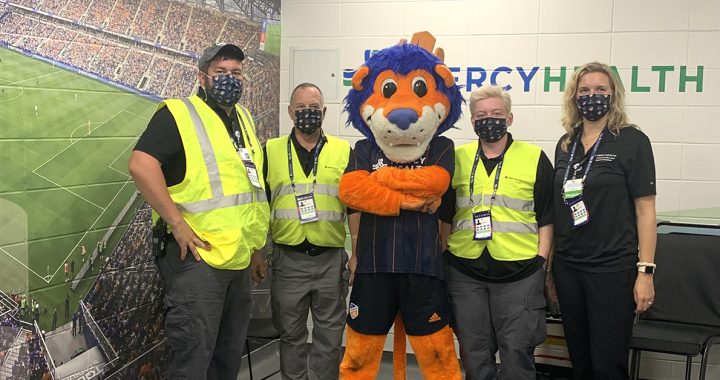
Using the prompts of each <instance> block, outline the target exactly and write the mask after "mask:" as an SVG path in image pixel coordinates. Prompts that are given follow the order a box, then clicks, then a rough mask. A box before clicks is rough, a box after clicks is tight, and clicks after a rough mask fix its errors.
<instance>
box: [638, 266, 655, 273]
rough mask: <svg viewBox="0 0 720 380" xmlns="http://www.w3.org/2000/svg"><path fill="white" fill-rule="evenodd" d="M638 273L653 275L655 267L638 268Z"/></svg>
mask: <svg viewBox="0 0 720 380" xmlns="http://www.w3.org/2000/svg"><path fill="white" fill-rule="evenodd" d="M638 272H640V273H646V274H653V273H655V267H651V266H639V267H638Z"/></svg>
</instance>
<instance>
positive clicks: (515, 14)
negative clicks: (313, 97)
mask: <svg viewBox="0 0 720 380" xmlns="http://www.w3.org/2000/svg"><path fill="white" fill-rule="evenodd" d="M282 11H283V19H282V45H283V46H282V49H283V50H282V55H281V74H280V75H281V94H280V99H281V107H280V109H281V115H280V120H281V127H280V133H281V134H284V133H288V132H289V131H290V128H291V125H290V122H289V119H288V117H287V114H286V111H285V110H286V108H287V102H288V98H289V91H290V90H291V85H290V77H291V73H290V71H289V67H291V66H290V59H289V57H290V56H289V52H290V51H291V49H297V48H301V49H303V48H322V49H327V48H330V49H333V48H334V49H337V50H338V51H339V62H340V67H338V68H337V72H336V73H335V74H337V75H336V76H335V81H336V89H337V92H338V93H339V94H341V96H342V95H344V94H346V93H347V90H348V87H346V86H344V85H343V76H342V73H343V69H356V68H357V67H359V66H360V65H361V64H362V63H363V62H364V52H365V50H366V49H382V48H384V47H387V46H390V45H393V44H395V43H397V41H398V39H399V38H401V37H405V38H409V37H410V36H411V35H412V33H413V32H415V31H421V30H428V31H430V32H431V33H433V34H434V35H435V37H436V38H437V40H438V42H437V46H441V47H443V48H444V49H445V57H446V63H447V64H448V66H450V67H458V68H460V71H459V72H457V73H456V76H457V77H458V84H461V85H465V84H466V83H467V79H466V74H467V71H468V70H467V68H469V67H470V68H483V69H485V70H486V71H487V72H488V76H489V74H491V72H492V71H493V70H495V69H496V68H497V67H501V66H506V67H510V68H511V69H512V72H511V73H510V74H506V73H500V74H498V75H497V82H498V84H500V85H507V84H509V85H511V86H512V87H513V88H512V89H511V90H510V94H511V96H512V98H513V102H514V105H513V112H514V114H515V122H514V124H513V126H512V127H511V131H512V132H513V135H514V136H515V138H517V139H521V140H526V141H533V142H535V143H537V144H538V145H540V146H542V147H543V148H544V149H545V151H546V153H548V155H549V156H550V157H551V159H552V156H553V150H554V146H555V143H556V141H557V139H558V137H560V135H561V134H562V129H561V127H560V123H559V119H560V116H561V111H560V103H561V88H560V85H559V83H558V82H557V81H555V82H550V83H549V90H548V91H546V89H545V87H546V82H547V81H546V80H545V76H546V72H545V71H546V68H547V70H548V72H547V74H549V75H551V76H558V75H560V72H561V70H562V67H565V68H566V76H567V79H569V77H570V75H571V73H572V70H573V68H574V67H575V66H578V65H581V64H583V63H586V62H588V61H591V60H599V61H601V62H606V63H610V64H611V65H615V66H617V68H618V71H619V73H620V76H621V78H622V80H623V83H624V84H625V87H626V90H627V91H628V96H627V104H628V110H629V114H630V118H631V121H632V122H634V123H636V124H638V125H639V126H640V127H641V128H642V130H643V131H645V133H647V134H648V136H649V137H650V140H651V141H652V143H653V148H654V152H655V162H656V168H657V178H658V187H657V190H658V198H657V207H658V210H659V211H660V212H665V213H668V214H673V213H674V212H675V211H677V210H685V214H686V215H690V216H701V215H702V216H703V217H705V218H708V217H709V218H711V219H715V220H718V219H720V165H718V157H720V121H718V120H720V45H719V44H718V41H720V1H718V0H614V1H610V0H593V1H587V0H474V1H473V0H443V1H411V0H406V1H380V0H374V1H373V0H364V1H359V0H358V1H353V0H351V1H340V0H327V1H322V0H285V1H283V4H282ZM634 66H636V67H637V68H636V69H635V70H633V67H634ZM654 66H669V67H670V68H671V70H672V71H667V72H666V74H665V76H666V80H665V89H664V90H662V91H661V89H660V84H661V83H660V82H661V81H660V76H661V74H660V71H661V70H664V69H662V68H658V67H655V68H653V67H654ZM683 66H686V67H687V68H686V73H687V75H690V76H695V75H696V74H697V72H698V70H699V66H702V67H703V69H702V70H703V79H702V90H701V91H698V89H697V88H696V86H697V83H696V82H691V81H687V82H686V83H685V91H684V92H683V91H680V87H681V84H682V83H681V81H680V76H681V70H684V69H682V67H683ZM517 67H521V68H522V69H523V70H524V72H526V73H527V72H530V71H531V70H532V69H533V68H534V67H538V71H537V73H536V74H535V76H534V77H533V79H532V81H530V85H529V89H528V91H524V88H523V87H524V86H523V80H522V77H521V76H520V74H519V73H518V70H517ZM475 70H477V69H475ZM471 71H472V69H471ZM633 71H635V75H636V80H635V83H634V85H633V80H632V77H633ZM475 75H476V77H477V76H478V75H479V74H477V73H476V74H475ZM301 80H302V78H294V82H295V83H298V82H299V81H301ZM473 88H474V87H473ZM643 91H644V92H643ZM468 94H469V92H468V93H466V96H467V95H468ZM341 101H342V100H341V99H329V100H328V102H327V103H328V104H327V106H328V110H329V112H328V116H327V118H326V122H325V124H324V125H325V129H326V130H327V131H328V133H330V134H334V135H339V136H342V137H345V138H347V139H348V140H351V141H355V140H357V139H358V138H359V136H360V134H359V133H358V132H357V131H355V130H354V129H352V128H346V127H345V121H346V116H345V115H344V114H341V112H340V111H341V108H342V104H341ZM457 126H458V127H459V128H460V130H452V131H449V132H448V133H446V135H447V136H449V137H451V138H453V139H455V142H456V144H461V143H465V142H467V141H470V140H474V138H475V136H474V134H473V132H472V128H471V127H470V124H469V121H468V119H467V118H463V119H462V120H460V122H459V123H458V124H457ZM693 209H706V210H705V211H702V212H693V211H688V210H693ZM707 209H710V210H707ZM646 357H647V358H651V357H653V356H652V355H647V356H646ZM654 357H655V358H656V359H654V361H648V360H646V361H645V363H644V364H643V365H644V367H643V373H646V371H651V372H647V374H648V375H649V374H652V378H654V379H665V378H667V379H671V378H672V379H675V378H682V376H681V374H682V373H683V371H684V364H683V363H680V362H674V361H666V360H665V359H666V358H667V357H665V356H654ZM646 363H650V367H645V364H646ZM713 370H714V371H715V372H714V375H712V373H709V374H708V378H715V377H718V378H720V372H718V371H717V368H714V369H713ZM697 372H698V371H697V370H696V371H695V373H696V374H697ZM714 376H715V377H714Z"/></svg>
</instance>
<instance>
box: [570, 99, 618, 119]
mask: <svg viewBox="0 0 720 380" xmlns="http://www.w3.org/2000/svg"><path fill="white" fill-rule="evenodd" d="M610 97H611V96H610V95H605V94H592V95H582V96H580V97H579V98H577V100H576V101H575V103H576V104H577V108H578V111H580V114H581V115H582V117H583V118H585V119H587V120H590V121H597V120H600V119H602V117H603V116H605V115H606V114H607V113H608V111H610Z"/></svg>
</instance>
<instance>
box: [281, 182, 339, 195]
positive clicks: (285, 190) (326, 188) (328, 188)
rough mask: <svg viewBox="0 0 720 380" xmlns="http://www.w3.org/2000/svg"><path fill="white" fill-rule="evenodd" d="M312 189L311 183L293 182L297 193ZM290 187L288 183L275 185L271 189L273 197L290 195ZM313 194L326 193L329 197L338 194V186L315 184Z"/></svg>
mask: <svg viewBox="0 0 720 380" xmlns="http://www.w3.org/2000/svg"><path fill="white" fill-rule="evenodd" d="M311 189H312V184H308V185H305V184H295V191H296V192H297V193H298V194H305V193H307V192H309V191H310V190H311ZM292 193H293V192H292V187H290V185H282V186H280V187H277V188H275V189H273V192H272V196H273V199H278V197H281V196H283V195H290V194H292ZM314 193H315V194H320V195H327V196H330V197H337V196H338V187H337V186H335V185H321V184H319V183H317V184H315V191H314Z"/></svg>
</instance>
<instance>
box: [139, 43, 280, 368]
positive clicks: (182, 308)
mask: <svg viewBox="0 0 720 380" xmlns="http://www.w3.org/2000/svg"><path fill="white" fill-rule="evenodd" d="M244 58H245V54H243V52H242V50H241V49H240V48H239V47H237V46H235V45H231V44H221V45H214V46H211V47H209V48H207V49H205V51H204V52H203V53H202V55H201V56H200V58H199V59H198V69H199V71H198V76H197V78H198V82H199V83H200V88H199V89H198V91H197V94H196V95H192V96H190V97H188V98H182V99H167V100H165V101H163V102H162V103H160V105H159V107H158V110H157V111H156V112H155V115H153V117H152V119H151V120H150V122H149V124H148V127H147V129H146V130H145V132H144V133H143V135H142V136H141V137H140V139H139V141H138V143H137V145H136V146H135V149H134V151H133V153H132V156H131V157H130V164H129V169H130V174H131V175H132V177H133V180H134V181H135V183H136V185H137V187H138V189H139V190H140V193H141V194H142V195H143V197H144V198H145V200H146V201H147V202H148V203H149V204H150V206H151V207H152V208H153V210H154V213H153V216H154V219H157V218H158V216H159V218H160V219H159V221H158V223H159V224H156V227H157V228H154V229H153V231H154V233H156V235H154V236H153V237H154V241H157V242H158V246H159V247H164V249H155V250H154V251H155V252H156V262H157V266H158V270H159V271H160V275H161V277H162V279H163V281H164V282H165V286H166V296H165V334H166V336H167V338H168V345H169V346H170V362H169V363H168V378H171V379H233V380H234V379H236V378H237V375H238V372H239V370H240V360H239V359H240V357H241V356H242V353H243V344H244V341H245V337H246V335H247V328H248V322H249V320H250V312H251V306H252V301H251V296H250V294H251V293H250V290H251V278H252V280H255V282H258V283H259V282H260V281H262V279H264V278H265V273H266V264H265V260H264V258H263V257H262V256H261V255H260V254H259V253H258V251H259V250H260V249H261V248H262V247H263V246H264V244H265V237H266V236H267V230H268V223H269V208H268V204H267V197H266V193H265V189H264V186H265V181H264V179H263V176H262V170H258V168H262V167H263V160H264V157H263V149H262V147H261V145H260V142H259V141H258V139H257V137H256V135H255V124H254V122H253V119H252V117H251V115H250V112H248V110H247V109H245V108H244V107H242V106H240V105H239V104H237V103H238V101H239V99H240V97H241V95H242V89H243V76H242V68H243V67H242V60H243V59H244ZM163 221H164V222H165V223H167V229H166V228H165V227H164V225H163V224H162V222H163ZM166 232H169V233H170V234H169V237H165V236H164V235H166ZM162 241H165V242H166V243H167V244H161V243H162ZM188 253H190V255H188ZM190 256H191V257H190Z"/></svg>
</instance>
